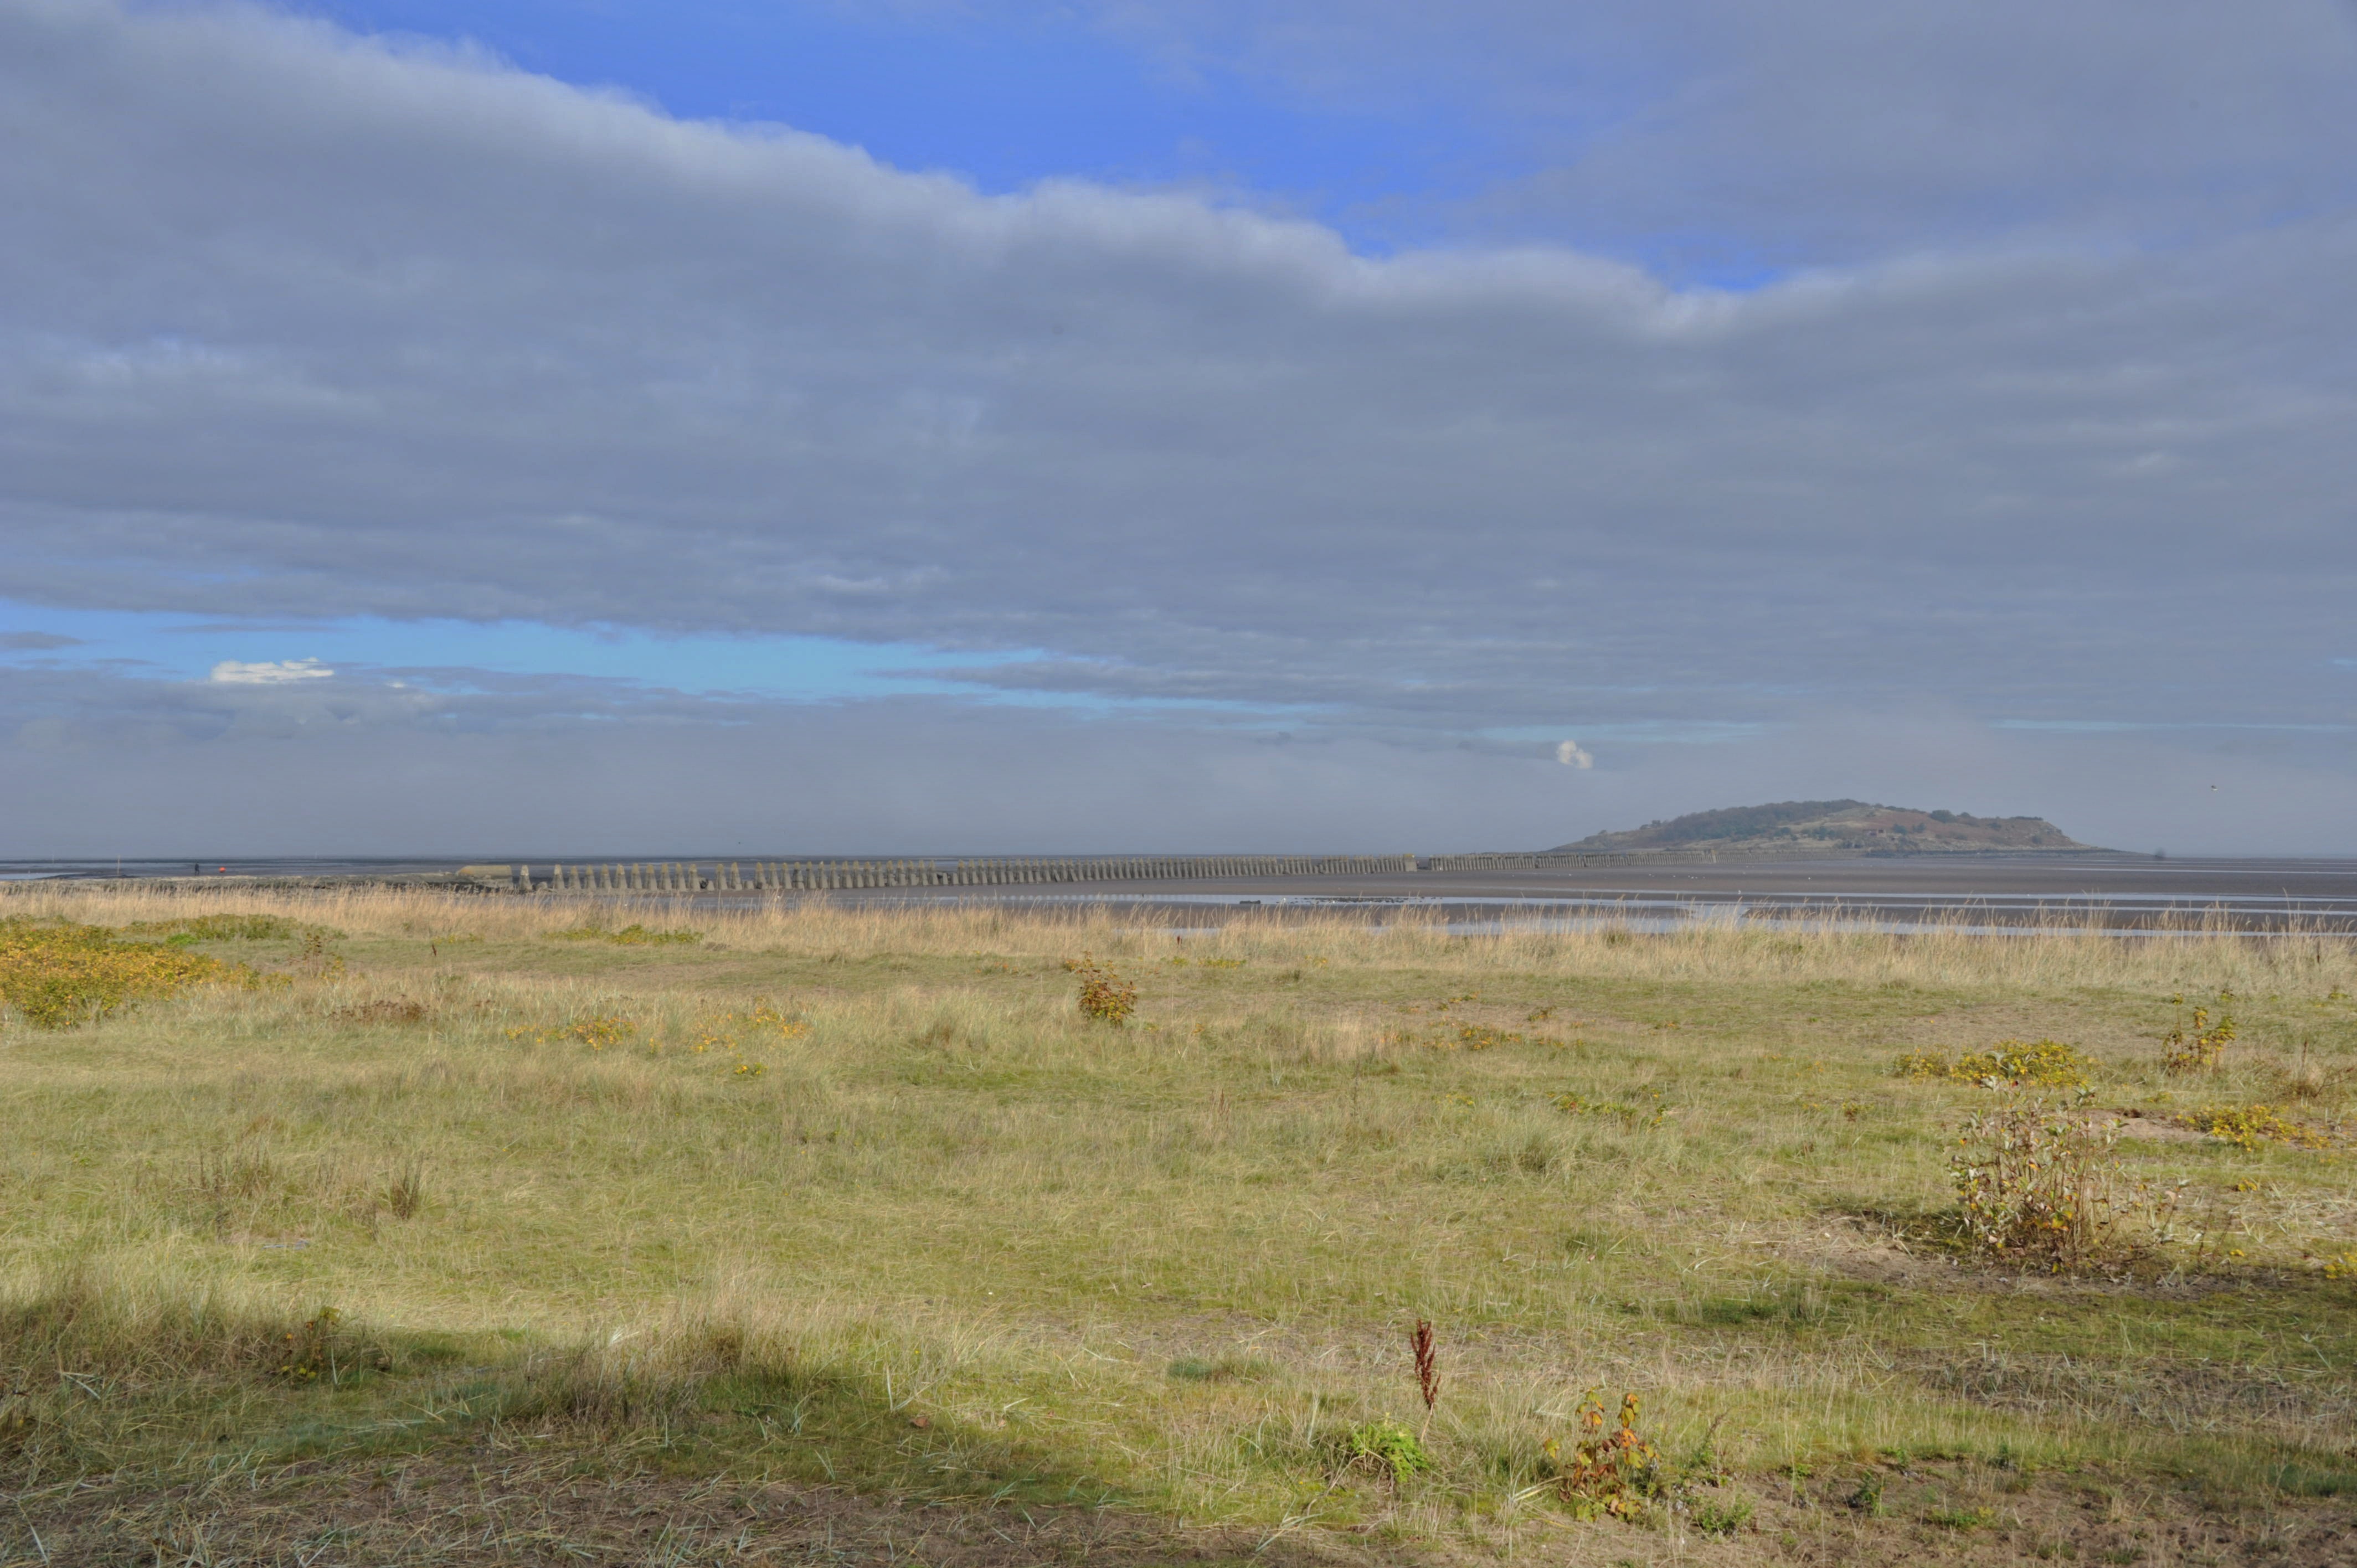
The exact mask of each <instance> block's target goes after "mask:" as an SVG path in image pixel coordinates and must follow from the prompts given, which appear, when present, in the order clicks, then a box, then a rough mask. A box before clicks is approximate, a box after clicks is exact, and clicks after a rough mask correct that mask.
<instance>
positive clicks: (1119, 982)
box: [1068, 955, 1137, 1026]
mask: <svg viewBox="0 0 2357 1568" xmlns="http://www.w3.org/2000/svg"><path fill="white" fill-rule="evenodd" d="M1068 967H1069V968H1071V971H1072V972H1073V973H1075V974H1077V975H1079V976H1080V977H1081V1012H1082V1015H1084V1016H1087V1017H1091V1018H1094V1019H1095V1020H1096V1021H1097V1022H1098V1023H1100V1024H1113V1025H1115V1026H1119V1025H1122V1024H1126V1023H1128V1022H1129V1016H1130V1015H1131V1014H1133V1013H1135V1012H1136V1011H1137V987H1136V986H1135V985H1134V984H1132V983H1130V982H1128V981H1126V980H1124V979H1123V978H1122V977H1121V976H1120V975H1118V974H1115V973H1114V972H1113V971H1111V970H1109V969H1104V968H1101V967H1099V965H1098V964H1097V961H1095V960H1094V959H1092V958H1089V957H1087V956H1085V955H1083V956H1082V959H1081V960H1080V961H1079V962H1077V963H1074V964H1071V965H1069V966H1068Z"/></svg>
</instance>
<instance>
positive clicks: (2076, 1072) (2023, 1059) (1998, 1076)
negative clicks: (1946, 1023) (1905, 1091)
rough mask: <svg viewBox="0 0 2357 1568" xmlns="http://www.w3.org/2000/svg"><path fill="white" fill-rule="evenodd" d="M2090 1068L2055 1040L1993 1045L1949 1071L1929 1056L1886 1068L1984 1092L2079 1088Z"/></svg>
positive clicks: (1917, 1054)
mask: <svg viewBox="0 0 2357 1568" xmlns="http://www.w3.org/2000/svg"><path fill="white" fill-rule="evenodd" d="M2094 1066H2095V1063H2093V1062H2092V1061H2090V1060H2088V1059H2087V1058H2085V1057H2083V1056H2081V1055H2080V1054H2079V1053H2078V1051H2077V1050H2076V1049H2075V1048H2074V1047H2070V1046H2066V1045H2064V1044H2063V1043H2062V1042H2061V1041H2060V1040H1999V1041H1998V1042H1997V1043H1996V1045H1994V1046H1991V1047H1989V1048H1988V1049H1987V1050H1985V1051H1974V1052H1971V1053H1969V1054H1967V1055H1964V1056H1961V1057H1958V1058H1956V1060H1955V1062H1954V1064H1953V1066H1952V1065H1950V1063H1949V1061H1948V1059H1947V1058H1945V1057H1943V1056H1940V1055H1937V1054H1936V1053H1934V1052H1931V1051H1910V1052H1909V1053H1908V1054H1907V1055H1905V1056H1903V1057H1900V1058H1899V1060H1898V1061H1897V1062H1896V1063H1894V1064H1893V1065H1892V1068H1891V1070H1892V1071H1893V1072H1895V1073H1897V1074H1898V1075H1899V1076H1900V1078H1952V1079H1956V1080H1958V1081H1959V1082H1963V1083H1977V1084H1979V1085H1980V1086H1981V1087H1982V1088H1984V1089H2025V1088H2035V1089H2084V1088H2086V1087H2087V1074H2088V1072H2089V1070H2090V1069H2093V1067H2094Z"/></svg>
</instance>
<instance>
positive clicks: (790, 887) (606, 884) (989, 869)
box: [513, 854, 1416, 893]
mask: <svg viewBox="0 0 2357 1568" xmlns="http://www.w3.org/2000/svg"><path fill="white" fill-rule="evenodd" d="M1415 868H1416V858H1415V856H1414V855H1412V854H1348V855H1282V854H1275V855H1272V854H1247V855H1206V854H1187V855H1174V856H1160V857H1154V856H1105V857H1089V858H1081V859H1062V860H1040V859H1020V858H1017V859H1007V858H996V857H994V858H986V859H980V860H757V861H752V862H749V863H748V862H742V861H734V860H727V861H717V862H712V863H709V864H707V863H705V862H700V861H624V862H616V863H608V864H604V865H553V866H551V867H549V868H548V871H547V873H546V875H541V874H539V873H537V872H535V871H534V869H533V867H531V866H529V865H526V866H520V867H518V868H516V870H515V873H514V876H513V880H514V882H515V884H516V886H520V887H527V888H529V889H531V890H532V891H533V892H535V893H769V892H779V893H784V892H804V891H819V890H823V889H828V888H849V887H999V886H1011V885H1016V884H1022V883H1071V882H1143V881H1160V880H1165V879H1172V878H1183V879H1188V880H1202V879H1205V878H1218V877H1223V876H1372V875H1378V874H1380V873H1384V872H1412V871H1414V870H1415Z"/></svg>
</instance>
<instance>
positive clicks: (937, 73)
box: [308, 3, 1512, 249]
mask: <svg viewBox="0 0 2357 1568" xmlns="http://www.w3.org/2000/svg"><path fill="white" fill-rule="evenodd" d="M308 9H309V10H310V11H311V13H312V14H314V15H318V16H328V17H331V18H333V19H335V20H337V21H339V22H340V23H342V24H344V25H345V26H348V27H353V28H356V29H359V30H362V31H368V32H378V33H411V34H415V35H418V36H421V37H426V38H439V39H467V40H469V41H472V42H474V43H476V44H479V45H480V46H481V47H483V48H489V49H490V50H493V51H495V52H496V53H497V54H499V55H500V56H501V57H502V58H504V59H508V60H511V61H512V62H513V63H514V64H516V65H517V66H519V67H521V68H522V69H523V70H531V71H536V72H541V73H544V74H546V75H549V76H553V77H556V78H558V79H560V80H562V81H569V82H574V83H577V84H579V85H582V86H586V87H612V88H617V89H619V90H621V91H627V92H630V93H632V94H636V95H639V96H640V97H643V98H645V99H647V100H650V101H651V102H654V103H656V104H659V105H661V107H662V109H663V110H664V111H665V112H667V113H671V114H674V115H678V116H681V117H683V118H688V119H716V120H733V121H751V122H761V123H770V124H787V125H792V126H794V127H796V128H798V129H801V130H805V131H812V132H816V133H817V134H821V135H824V136H829V137H832V138H834V139H835V140H837V141H842V142H845V143H849V144H851V145H856V146H860V147H864V148H866V150H867V151H868V152H870V153H872V154H874V155H875V156H877V157H878V158H880V159H882V160H883V161H884V162H886V163H888V164H891V165H893V166H896V167H899V168H906V169H940V170H946V171H949V172H952V173H954V174H956V175H958V176H959V177H963V178H964V179H967V180H969V181H971V182H973V183H974V185H975V186H976V187H977V188H980V189H983V190H987V191H995V192H1006V191H1016V190H1021V189H1023V188H1027V187H1029V186H1031V185H1034V184H1037V183H1038V182H1039V181H1041V180H1049V179H1070V178H1085V179H1093V180H1102V181H1105V182H1107V183H1110V184H1116V185H1121V184H1138V185H1146V186H1166V185H1200V186H1201V187H1203V188H1208V189H1211V190H1215V191H1218V192H1219V193H1221V194H1222V196H1225V197H1227V198H1229V199H1238V200H1243V201H1250V202H1258V203H1264V204H1268V205H1271V206H1274V207H1278V208H1283V209H1295V210H1299V211H1304V212H1308V213H1310V214H1313V215H1315V216H1317V217H1318V218H1319V219H1321V220H1325V221H1328V222H1330V223H1333V224H1335V225H1336V226H1337V227H1338V228H1339V229H1340V230H1341V231H1343V232H1344V233H1346V234H1349V235H1350V236H1351V239H1352V241H1353V242H1355V243H1358V244H1361V245H1363V246H1366V247H1368V248H1371V249H1389V248H1392V247H1394V246H1395V245H1397V244H1398V243H1400V242H1402V241H1404V240H1405V241H1410V242H1414V241H1418V240H1424V241H1429V240H1434V239H1445V238H1446V237H1447V235H1446V233H1445V231H1444V230H1443V229H1442V228H1441V226H1440V225H1439V224H1438V223H1437V221H1436V220H1433V219H1432V218H1431V217H1430V216H1429V215H1428V212H1427V209H1428V207H1429V206H1430V205H1431V204H1433V203H1436V202H1438V201H1441V200H1445V199H1451V198H1458V199H1461V198H1463V197H1466V196H1469V195H1470V194H1472V193H1473V192H1474V191H1475V190H1477V189H1479V188H1480V187H1481V186H1482V185H1484V184H1486V183H1488V182H1489V181H1490V180H1492V179H1494V178H1496V177H1498V176H1499V175H1500V173H1501V172H1502V171H1503V170H1504V169H1505V168H1506V167H1508V166H1511V160H1512V150H1511V149H1510V148H1509V147H1507V146H1506V145H1502V140H1501V134H1500V130H1499V128H1497V127H1493V126H1490V125H1486V124H1483V118H1484V117H1483V116H1481V115H1480V113H1479V111H1478V105H1472V104H1467V103H1464V102H1453V101H1451V100H1450V98H1449V97H1448V95H1442V94H1436V95H1434V97H1433V98H1432V99H1430V100H1429V101H1426V102H1415V103H1407V104H1397V103H1395V104H1390V105H1385V106H1383V107H1381V108H1377V107H1374V106H1361V105H1356V104H1344V103H1331V102H1322V103H1321V102H1312V101H1308V100H1307V99H1305V97H1304V95H1302V94H1300V93H1298V92H1292V91H1286V90H1285V88H1284V86H1283V84H1282V83H1279V82H1275V81H1267V80H1255V79H1254V78H1253V77H1252V76H1251V75H1250V74H1248V73H1247V72H1246V71H1244V70H1240V69H1239V68H1238V67H1237V66H1236V65H1235V64H1234V63H1232V62H1230V61H1226V60H1222V59H1215V58H1205V57H1200V56H1196V57H1192V58H1189V59H1184V60H1179V59H1172V58H1170V57H1169V56H1168V54H1164V53H1160V52H1157V51H1156V50H1155V49H1153V48H1151V47H1150V44H1149V43H1148V41H1147V40H1146V39H1142V38H1135V37H1128V38H1125V37H1122V36H1120V35H1119V34H1117V33H1116V32H1115V31H1114V29H1113V28H1111V27H1107V26H1105V25H1103V24H1101V23H1097V24H1092V21H1091V20H1090V19H1089V18H1088V17H1087V16H1084V15H1083V14H1082V13H1080V12H1077V11H1073V10H1069V9H1064V8H1061V7H1053V8H1042V9H1044V10H1048V11H1049V13H1050V14H1048V15H1039V16H1012V17H995V16H980V15H976V14H974V13H972V12H967V11H962V10H955V9H945V10H943V11H941V12H936V13H933V14H931V15H927V14H924V13H921V12H911V11H908V10H896V9H895V8H893V7H891V6H857V7H854V6H847V5H824V4H817V5H794V4H791V3H789V4H776V5H750V4H728V5H714V4H709V3H699V4H680V5H663V6H653V5H577V4H528V5H443V4H430V3H429V4H401V3H393V4H335V5H319V6H316V7H309V8H308Z"/></svg>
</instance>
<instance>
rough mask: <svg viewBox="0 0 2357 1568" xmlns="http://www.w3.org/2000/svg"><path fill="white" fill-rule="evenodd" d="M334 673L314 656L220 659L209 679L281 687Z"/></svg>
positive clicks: (227, 683) (224, 682)
mask: <svg viewBox="0 0 2357 1568" xmlns="http://www.w3.org/2000/svg"><path fill="white" fill-rule="evenodd" d="M334 674H335V671H333V670H330V669H328V667H327V666H326V665H324V664H322V663H320V662H319V661H318V660H316V659H280V660H263V661H262V662H261V663H259V664H243V663H240V662H239V661H238V660H234V659H224V660H221V662H220V663H218V664H216V665H214V666H213V673H212V680H213V683H214V684H215V685H217V686H285V685H289V684H291V683H293V682H296V681H325V680H327V679H328V677H330V676H332V675H334Z"/></svg>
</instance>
